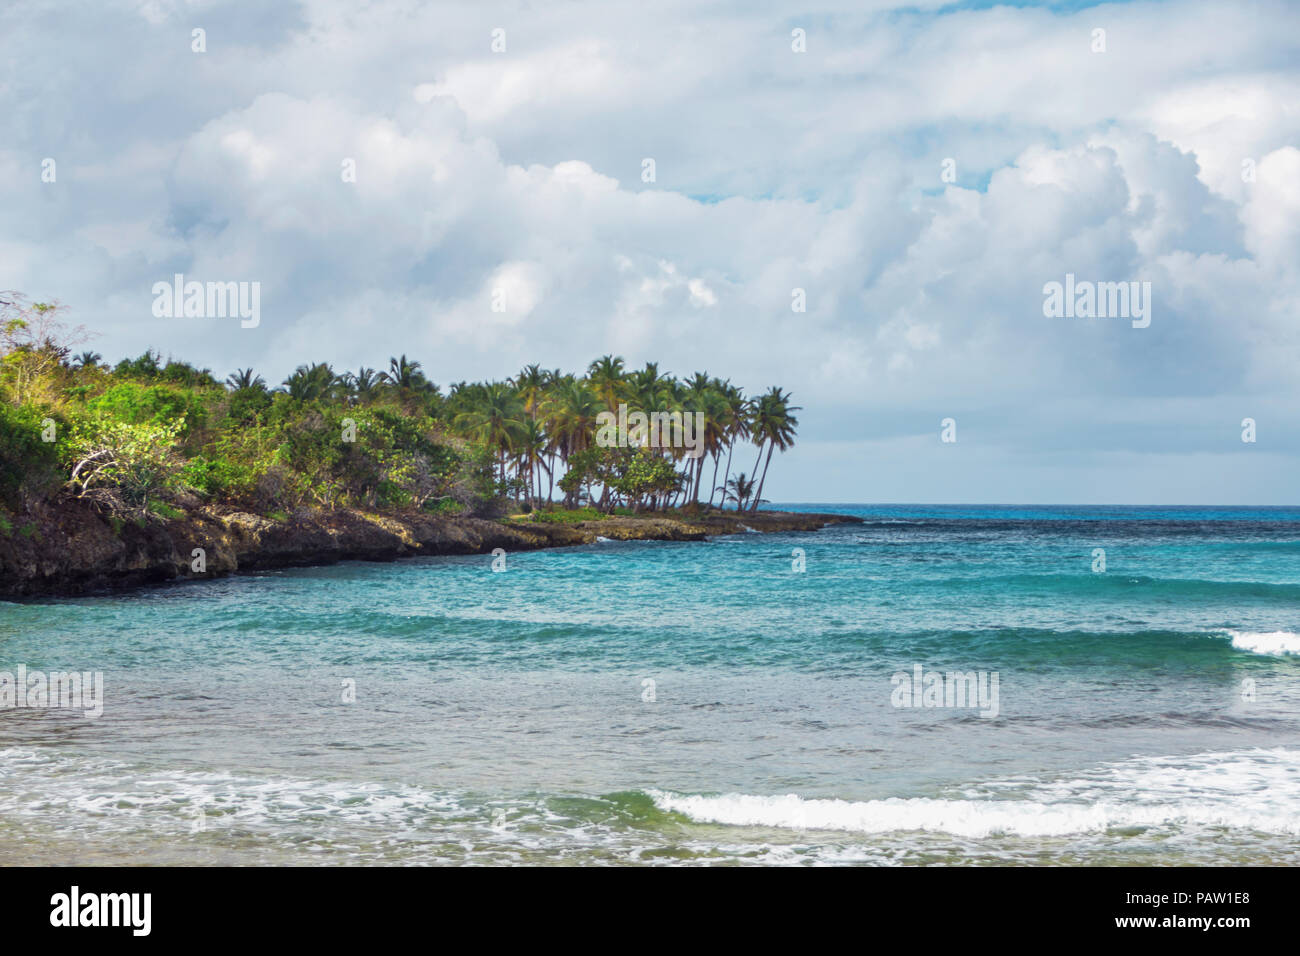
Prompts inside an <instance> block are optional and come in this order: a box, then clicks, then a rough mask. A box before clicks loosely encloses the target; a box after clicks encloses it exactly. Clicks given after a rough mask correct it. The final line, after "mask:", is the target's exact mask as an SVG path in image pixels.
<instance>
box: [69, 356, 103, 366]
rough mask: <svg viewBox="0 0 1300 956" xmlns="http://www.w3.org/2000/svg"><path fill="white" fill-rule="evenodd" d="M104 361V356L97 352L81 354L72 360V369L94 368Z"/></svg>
mask: <svg viewBox="0 0 1300 956" xmlns="http://www.w3.org/2000/svg"><path fill="white" fill-rule="evenodd" d="M103 360H104V356H102V355H100V354H99V353H98V352H82V353H81V354H80V355H75V356H73V358H72V367H73V368H95V367H96V366H97V365H99V363H100V362H102V361H103Z"/></svg>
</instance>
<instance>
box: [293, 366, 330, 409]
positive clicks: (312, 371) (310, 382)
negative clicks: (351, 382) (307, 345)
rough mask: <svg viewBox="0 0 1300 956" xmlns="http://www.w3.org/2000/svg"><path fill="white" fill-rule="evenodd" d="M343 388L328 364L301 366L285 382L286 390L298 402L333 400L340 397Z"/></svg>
mask: <svg viewBox="0 0 1300 956" xmlns="http://www.w3.org/2000/svg"><path fill="white" fill-rule="evenodd" d="M341 386H342V382H341V381H340V379H339V377H338V376H337V375H335V374H334V369H332V368H331V367H330V366H329V363H327V362H316V363H313V364H312V365H299V366H298V367H297V368H296V369H294V372H293V374H292V375H290V376H289V377H288V378H286V379H285V380H284V390H285V392H286V393H288V395H289V397H290V398H292V399H293V400H294V401H296V402H312V401H317V400H320V399H325V400H328V399H331V398H334V397H336V396H337V395H338V392H339V390H340V388H341Z"/></svg>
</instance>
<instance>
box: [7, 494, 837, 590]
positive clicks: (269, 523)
mask: <svg viewBox="0 0 1300 956" xmlns="http://www.w3.org/2000/svg"><path fill="white" fill-rule="evenodd" d="M30 517H31V518H33V520H31V521H28V522H26V523H25V524H22V525H17V524H16V525H15V526H14V527H12V528H10V529H8V531H7V532H6V533H0V598H4V599H15V598H30V597H41V596H67V595H76V594H85V593H89V592H93V591H100V590H105V589H109V588H124V587H140V586H144V585H153V584H162V583H165V582H168V581H176V580H187V579H193V578H214V577H224V576H226V575H229V574H235V573H239V572H246V571H261V570H267V569H272V568H284V567H301V566H308V565H323V564H333V563H335V562H338V561H356V560H360V561H392V560H396V559H398V558H406V557H415V556H419V555H441V554H488V553H491V552H492V550H493V549H494V548H504V549H505V550H506V551H507V552H511V551H536V550H540V549H542V548H556V547H569V546H574V545H582V544H591V543H593V542H595V541H596V539H597V537H603V538H609V539H611V540H620V541H629V540H647V541H701V540H704V539H706V538H709V537H711V536H714V535H724V534H736V533H739V532H745V531H750V530H752V531H758V532H774V531H814V530H817V529H819V528H823V527H825V526H826V525H828V524H836V523H844V522H848V523H854V522H858V521H859V520H860V519H857V518H853V517H850V516H847V515H833V514H804V513H795V512H781V511H764V512H760V513H758V514H755V515H750V514H746V515H743V516H736V515H734V514H726V515H723V514H717V513H712V514H701V515H699V516H695V517H682V516H678V515H644V516H628V517H617V516H611V517H606V518H603V519H599V520H591V521H580V522H577V523H574V524H562V523H550V522H543V521H537V520H533V519H532V518H530V517H528V516H523V517H517V518H512V519H503V520H492V519H486V518H471V517H459V516H457V517H442V516H436V515H429V514H403V515H392V514H376V513H370V512H363V511H354V510H335V511H324V510H316V509H304V510H300V511H298V512H297V513H295V514H293V515H290V516H285V517H284V518H283V519H276V518H272V517H267V516H263V515H254V514H248V513H246V512H242V511H238V510H235V509H232V508H222V507H219V506H206V507H199V508H195V509H191V510H190V511H189V512H188V513H187V514H185V515H184V516H183V517H179V518H174V519H171V520H165V521H160V520H154V521H149V522H145V523H143V524H139V523H134V522H130V521H125V522H122V521H118V522H113V521H110V520H108V519H107V518H105V517H104V516H102V515H101V514H100V513H99V512H98V511H97V510H96V509H95V508H94V507H92V506H91V505H89V504H87V503H84V502H77V501H66V502H63V503H60V504H59V505H58V506H50V507H47V508H46V509H44V510H42V511H41V512H40V513H39V514H36V515H33V516H30ZM196 549H197V550H199V551H201V555H196V554H195V552H196ZM196 566H201V568H202V570H195V567H196Z"/></svg>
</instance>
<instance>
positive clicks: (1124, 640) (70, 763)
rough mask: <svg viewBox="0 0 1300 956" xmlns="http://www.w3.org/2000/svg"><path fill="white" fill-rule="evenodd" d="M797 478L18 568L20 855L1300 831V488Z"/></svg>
mask: <svg viewBox="0 0 1300 956" xmlns="http://www.w3.org/2000/svg"><path fill="white" fill-rule="evenodd" d="M774 507H777V508H784V509H788V510H806V511H821V512H842V513H847V514H852V515H856V516H859V517H861V518H862V519H863V520H864V523H863V524H860V525H837V526H831V527H829V528H826V529H824V530H822V531H818V532H813V533H781V534H758V533H749V534H738V535H732V536H727V537H719V538H715V539H713V540H711V541H708V542H688V543H676V542H603V541H602V542H600V543H597V544H595V545H591V546H586V547H580V548H571V549H559V550H551V551H540V552H531V553H520V554H509V555H507V556H506V561H505V570H504V571H501V572H496V571H493V570H492V556H491V555H479V556H470V557H430V558H417V559H412V560H406V561H400V562H395V563H347V564H340V565H334V566H329V567H321V568H302V569H293V570H284V571H276V572H269V573H263V574H254V575H247V576H239V577H232V578H226V579H222V580H216V581H206V582H190V583H183V584H176V585H171V586H166V587H160V588H155V589H149V590H140V591H132V592H123V593H114V594H104V595H97V596H91V597H82V598H71V599H60V600H46V601H39V602H32V603H22V604H16V603H0V672H9V673H11V674H12V673H16V670H17V668H18V667H19V666H20V665H21V666H23V667H25V668H26V669H27V671H28V672H29V673H31V672H37V671H39V672H56V671H78V672H99V673H102V675H103V701H102V707H103V713H102V715H101V716H99V717H97V718H94V719H91V718H87V717H86V716H85V714H83V713H82V712H80V711H77V710H72V709H66V708H42V707H21V706H15V707H9V708H7V709H0V854H2V856H0V863H4V864H19V863H24V864H36V865H49V864H81V865H96V864H329V865H346V864H395V865H421V864H600V865H620V864H654V865H674V864H676V865H725V864H741V865H761V864H804V865H836V864H907V865H925V864H944V865H989V864H1049V865H1057V864H1059V865H1115V864H1156V865H1162V864H1168V865H1189V864H1229V865H1231V864H1265V863H1272V864H1279V863H1281V864H1295V863H1300V839H1297V837H1298V836H1300V509H1296V508H1260V509H1254V508H1150V507H1019V506H980V507H974V506H947V507H940V506H910V505H890V506H877V505H871V506H866V505H862V506H859V505H843V506H828V505H808V506H799V505H777V506H774ZM800 567H802V570H798V568H800ZM918 675H919V676H920V681H919V682H917V677H918ZM913 684H916V686H915V687H913V686H912V685H913Z"/></svg>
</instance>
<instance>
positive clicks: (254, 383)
mask: <svg viewBox="0 0 1300 956" xmlns="http://www.w3.org/2000/svg"><path fill="white" fill-rule="evenodd" d="M259 387H261V388H265V387H266V380H265V379H263V378H262V376H260V375H254V374H253V370H252V369H251V368H237V369H235V370H234V371H233V372H232V373H231V374H229V375H227V376H226V388H228V389H230V390H231V391H232V392H237V391H239V390H240V389H241V388H259Z"/></svg>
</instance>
